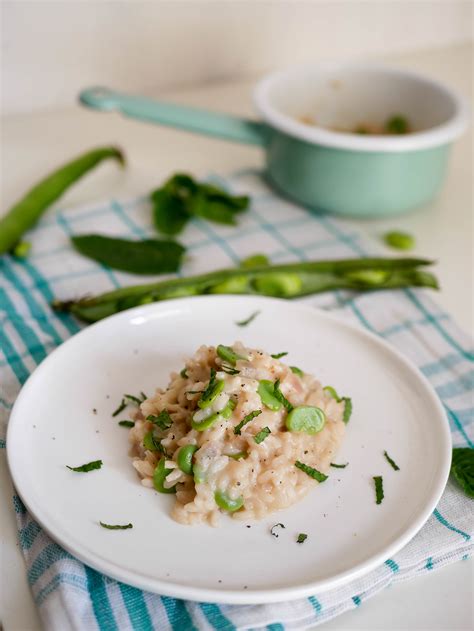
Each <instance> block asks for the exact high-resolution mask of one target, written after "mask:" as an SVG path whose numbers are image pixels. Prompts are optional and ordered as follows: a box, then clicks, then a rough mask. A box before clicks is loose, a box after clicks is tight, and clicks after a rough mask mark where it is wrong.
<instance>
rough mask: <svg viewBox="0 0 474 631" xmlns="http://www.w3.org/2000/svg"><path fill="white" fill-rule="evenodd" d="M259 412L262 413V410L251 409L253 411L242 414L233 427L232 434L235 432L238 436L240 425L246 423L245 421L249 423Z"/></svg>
mask: <svg viewBox="0 0 474 631" xmlns="http://www.w3.org/2000/svg"><path fill="white" fill-rule="evenodd" d="M261 413H262V410H253V412H250V413H249V414H247V415H246V416H244V418H243V419H242V420H241V421H240V423H239V424H238V425H236V426H235V427H234V434H237V435H238V436H240V433H241V430H242V427H243V426H244V425H247V423H250V421H251V420H252V419H254V418H255V417H256V416H258V415H259V414H261Z"/></svg>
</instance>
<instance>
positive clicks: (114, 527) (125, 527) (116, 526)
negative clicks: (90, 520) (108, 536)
mask: <svg viewBox="0 0 474 631" xmlns="http://www.w3.org/2000/svg"><path fill="white" fill-rule="evenodd" d="M99 524H100V525H101V526H102V528H107V529H108V530H128V528H133V524H123V525H122V524H113V525H112V524H104V522H103V521H100V522H99Z"/></svg>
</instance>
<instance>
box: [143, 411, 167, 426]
mask: <svg viewBox="0 0 474 631" xmlns="http://www.w3.org/2000/svg"><path fill="white" fill-rule="evenodd" d="M146 420H147V421H150V423H153V424H154V425H158V427H159V428H160V429H163V430H165V429H169V428H170V427H171V425H172V424H173V419H172V418H171V416H170V413H169V412H168V410H162V411H161V412H160V413H159V414H158V416H155V415H154V414H149V415H148V416H147V417H146Z"/></svg>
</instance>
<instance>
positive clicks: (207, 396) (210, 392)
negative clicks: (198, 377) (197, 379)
mask: <svg viewBox="0 0 474 631" xmlns="http://www.w3.org/2000/svg"><path fill="white" fill-rule="evenodd" d="M224 386H225V384H224V382H223V381H222V379H216V380H215V381H214V382H213V383H212V384H211V386H210V387H208V388H207V389H206V391H205V392H204V393H203V395H202V397H201V398H200V399H199V401H198V406H199V407H200V408H201V409H202V408H207V407H209V406H210V405H212V404H213V403H214V401H215V400H216V399H217V397H218V396H219V395H220V393H221V392H222V391H223V390H224Z"/></svg>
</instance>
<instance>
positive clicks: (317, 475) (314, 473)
mask: <svg viewBox="0 0 474 631" xmlns="http://www.w3.org/2000/svg"><path fill="white" fill-rule="evenodd" d="M295 467H296V468H297V469H300V470H301V471H303V472H304V473H306V474H307V475H309V477H310V478H313V480H317V481H318V482H324V481H325V480H327V479H328V476H327V475H325V474H324V473H321V471H318V470H317V469H313V467H310V466H309V465H307V464H304V463H303V462H300V461H299V460H297V461H296V462H295Z"/></svg>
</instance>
